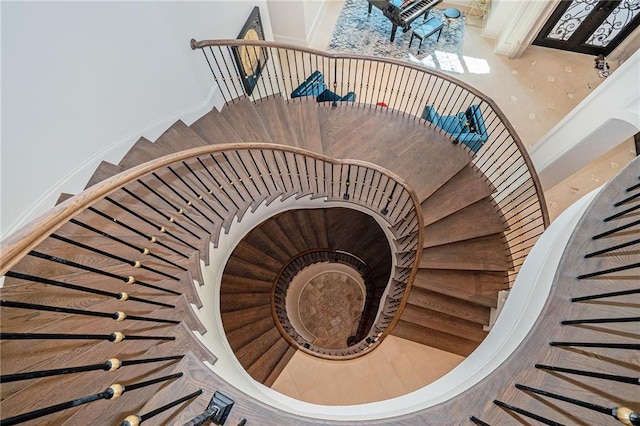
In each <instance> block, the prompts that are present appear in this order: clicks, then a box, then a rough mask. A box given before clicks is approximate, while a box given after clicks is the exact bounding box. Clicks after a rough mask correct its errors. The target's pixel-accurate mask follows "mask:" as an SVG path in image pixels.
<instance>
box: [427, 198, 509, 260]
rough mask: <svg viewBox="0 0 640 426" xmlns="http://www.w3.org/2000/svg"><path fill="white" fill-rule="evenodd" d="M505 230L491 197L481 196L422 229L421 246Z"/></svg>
mask: <svg viewBox="0 0 640 426" xmlns="http://www.w3.org/2000/svg"><path fill="white" fill-rule="evenodd" d="M503 231H505V224H504V222H503V221H502V218H501V217H500V214H499V212H498V211H497V209H496V207H494V205H493V201H492V200H491V198H488V197H487V198H483V199H482V200H480V201H477V202H475V203H473V204H471V205H469V206H467V207H465V208H463V209H461V210H458V211H457V212H455V213H453V214H451V215H449V216H446V217H444V218H442V219H440V220H438V221H437V222H434V223H432V224H430V225H428V226H426V227H425V229H424V245H423V247H425V248H427V247H435V246H438V245H442V244H448V243H454V242H456V241H463V240H470V239H473V238H477V237H484V236H486V235H491V234H498V233H501V232H503Z"/></svg>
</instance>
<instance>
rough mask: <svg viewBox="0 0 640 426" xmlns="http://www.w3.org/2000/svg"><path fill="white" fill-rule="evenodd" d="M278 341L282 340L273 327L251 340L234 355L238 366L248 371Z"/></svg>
mask: <svg viewBox="0 0 640 426" xmlns="http://www.w3.org/2000/svg"><path fill="white" fill-rule="evenodd" d="M278 340H282V336H280V332H279V331H278V329H276V328H275V327H273V328H272V329H270V330H269V331H267V332H266V333H263V334H262V335H260V336H259V337H258V338H256V339H254V340H252V341H251V342H250V343H248V344H247V345H245V346H243V347H241V348H240V349H238V350H237V351H235V353H236V358H238V361H240V364H242V366H243V367H244V368H245V370H246V369H249V368H250V367H251V366H252V365H253V363H254V362H256V361H257V360H258V359H259V358H260V357H261V356H262V355H264V354H265V352H267V351H268V350H269V348H271V347H272V346H273V345H275V344H276V343H277V342H278Z"/></svg>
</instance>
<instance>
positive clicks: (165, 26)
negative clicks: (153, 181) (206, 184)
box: [0, 0, 272, 236]
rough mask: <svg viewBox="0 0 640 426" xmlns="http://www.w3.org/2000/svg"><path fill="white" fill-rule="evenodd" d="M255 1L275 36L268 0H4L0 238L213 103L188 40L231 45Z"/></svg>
mask: <svg viewBox="0 0 640 426" xmlns="http://www.w3.org/2000/svg"><path fill="white" fill-rule="evenodd" d="M255 5H258V6H259V7H260V12H261V15H262V19H263V24H264V27H265V33H266V37H267V38H268V39H271V38H272V37H271V25H270V20H269V14H268V10H267V7H266V0H257V1H244V0H228V1H180V2H147V1H126V2H89V1H87V2H2V3H1V8H2V9H1V13H2V16H1V19H2V20H1V24H2V25H1V35H2V52H1V53H2V61H1V63H2V150H1V152H2V158H1V166H2V167H1V169H2V170H1V193H0V196H1V201H2V207H1V216H0V219H1V221H0V233H1V235H2V236H5V235H7V234H8V233H9V232H12V231H14V230H16V229H17V227H19V226H20V225H22V224H23V223H25V222H26V221H27V220H30V219H32V218H33V217H35V216H36V215H37V214H40V213H42V212H44V211H46V210H48V209H49V208H51V207H52V206H53V204H54V202H55V200H56V199H57V197H58V195H59V193H60V192H71V193H77V192H80V191H81V190H82V189H83V188H84V184H85V183H86V181H87V180H88V178H89V177H90V176H91V174H92V172H93V170H94V169H95V167H96V166H97V165H98V164H99V163H100V161H101V160H103V159H104V160H107V161H111V162H115V163H117V162H118V161H119V160H120V158H121V157H122V155H123V154H124V153H126V151H127V150H128V149H129V148H130V147H131V145H132V144H133V143H134V142H135V141H136V140H137V139H138V138H139V137H140V136H145V137H147V138H149V139H151V140H153V139H155V138H156V137H157V136H159V135H160V134H161V133H162V132H163V131H164V130H166V128H167V127H169V126H170V125H171V124H172V123H173V122H174V121H176V120H178V119H183V120H184V121H186V122H187V124H190V122H191V121H193V120H195V119H196V118H198V117H200V116H201V115H203V114H204V113H205V112H206V111H207V110H209V109H210V108H211V107H212V106H213V105H214V104H217V103H218V102H216V100H215V99H214V96H213V93H212V91H211V88H212V82H211V75H210V71H209V69H208V67H207V64H206V62H205V60H204V58H203V56H202V53H201V52H197V51H192V50H191V48H190V47H189V40H190V39H191V38H196V39H211V38H236V37H237V35H238V33H239V32H240V29H241V28H242V26H243V25H244V22H245V20H246V19H247V17H248V16H249V14H250V13H251V10H252V9H253V7H254V6H255Z"/></svg>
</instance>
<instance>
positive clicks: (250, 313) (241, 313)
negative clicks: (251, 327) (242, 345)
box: [222, 303, 271, 333]
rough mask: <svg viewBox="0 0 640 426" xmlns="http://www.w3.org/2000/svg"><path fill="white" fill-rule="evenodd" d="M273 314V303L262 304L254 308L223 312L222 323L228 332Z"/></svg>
mask: <svg viewBox="0 0 640 426" xmlns="http://www.w3.org/2000/svg"><path fill="white" fill-rule="evenodd" d="M269 315H271V304H270V303H269V304H262V305H259V306H254V307H253V308H246V309H241V310H238V311H233V312H225V313H223V314H222V324H223V325H224V330H225V332H226V333H229V332H230V331H233V330H235V329H237V328H240V327H243V326H245V325H247V324H252V323H254V322H255V321H260V320H261V319H262V318H265V317H267V316H269Z"/></svg>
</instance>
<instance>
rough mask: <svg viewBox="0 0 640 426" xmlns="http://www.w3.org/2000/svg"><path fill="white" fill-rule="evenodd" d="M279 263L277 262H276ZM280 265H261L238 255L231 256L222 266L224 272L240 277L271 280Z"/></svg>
mask: <svg viewBox="0 0 640 426" xmlns="http://www.w3.org/2000/svg"><path fill="white" fill-rule="evenodd" d="M278 265H279V264H278ZM279 270H280V267H277V266H273V267H271V266H263V265H258V264H256V263H253V262H252V261H250V260H244V259H242V258H240V257H235V256H233V255H232V256H231V257H230V258H229V260H228V261H227V264H226V265H225V267H224V271H225V274H231V275H236V276H240V277H247V278H256V279H259V280H266V281H272V280H273V279H275V278H276V276H277V274H278V271H279Z"/></svg>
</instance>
